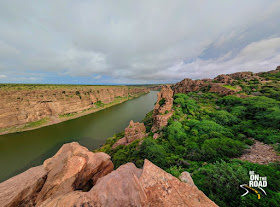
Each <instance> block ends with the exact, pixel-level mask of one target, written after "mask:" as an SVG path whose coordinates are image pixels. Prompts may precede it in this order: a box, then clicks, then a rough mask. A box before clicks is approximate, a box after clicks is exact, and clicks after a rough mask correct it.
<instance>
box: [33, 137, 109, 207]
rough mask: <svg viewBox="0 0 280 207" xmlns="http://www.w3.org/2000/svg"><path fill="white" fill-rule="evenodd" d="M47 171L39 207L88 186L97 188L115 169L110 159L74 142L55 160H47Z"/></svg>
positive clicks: (40, 194) (59, 153) (38, 200)
mask: <svg viewBox="0 0 280 207" xmlns="http://www.w3.org/2000/svg"><path fill="white" fill-rule="evenodd" d="M44 168H45V170H46V171H47V172H48V177H47V180H46V182H45V184H44V187H43V188H42V190H41V191H40V193H39V194H38V197H37V199H36V203H37V204H40V203H41V202H42V201H44V200H46V199H47V198H54V197H56V196H58V195H61V194H65V193H68V192H72V191H74V190H78V189H83V187H86V185H87V184H88V183H90V184H91V185H93V184H95V183H96V181H97V180H98V179H99V178H100V177H102V176H104V175H106V174H108V173H110V172H111V171H112V170H113V168H114V166H113V163H112V162H111V160H110V156H109V155H107V154H105V153H103V152H99V153H92V152H90V151H88V149H87V148H85V147H82V146H80V145H79V144H78V143H76V142H73V143H70V144H65V145H63V146H62V147H61V148H60V150H59V151H58V152H57V153H56V154H55V155H54V156H53V157H52V158H50V159H47V160H46V161H45V162H44Z"/></svg>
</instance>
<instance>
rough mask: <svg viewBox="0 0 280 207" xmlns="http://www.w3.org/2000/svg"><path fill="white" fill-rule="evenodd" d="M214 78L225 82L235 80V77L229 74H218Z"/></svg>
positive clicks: (228, 82)
mask: <svg viewBox="0 0 280 207" xmlns="http://www.w3.org/2000/svg"><path fill="white" fill-rule="evenodd" d="M214 80H216V81H218V82H219V83H224V84H231V83H232V82H233V79H232V78H231V77H230V76H228V75H218V76H217V77H216V78H214Z"/></svg>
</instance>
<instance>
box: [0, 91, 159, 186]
mask: <svg viewBox="0 0 280 207" xmlns="http://www.w3.org/2000/svg"><path fill="white" fill-rule="evenodd" d="M156 99H157V91H150V93H147V94H144V95H141V96H139V97H137V98H136V97H135V98H132V97H131V98H130V99H129V100H127V101H123V102H122V103H120V104H114V105H112V106H110V107H109V106H104V109H103V110H99V111H96V112H94V113H90V114H87V115H86V113H87V112H84V113H83V114H82V115H83V116H81V117H77V118H74V117H69V118H72V119H71V120H67V121H62V122H60V123H57V124H52V125H50V126H45V127H40V128H38V129H34V130H28V131H24V132H19V133H10V134H4V135H1V136H0V163H1V171H0V182H2V181H4V180H6V179H8V178H10V177H12V176H14V175H17V174H19V173H21V172H24V171H25V170H27V169H29V168H30V167H34V166H37V165H41V164H42V163H43V161H44V160H45V159H47V158H49V157H51V156H53V155H54V154H55V153H56V152H57V151H58V150H59V148H60V147H61V146H62V145H63V144H65V143H69V142H78V143H79V144H81V145H82V146H85V147H87V148H88V149H89V150H95V149H98V148H99V147H100V146H102V145H103V144H104V143H105V142H106V140H107V139H108V137H112V136H113V135H114V134H116V133H119V132H121V131H123V129H124V128H125V127H127V125H128V124H129V122H130V120H134V121H141V120H143V118H144V117H145V114H146V113H148V112H149V111H151V110H152V109H153V107H154V103H155V102H156ZM105 107H106V108H105ZM89 112H93V111H89ZM19 155H20V156H19Z"/></svg>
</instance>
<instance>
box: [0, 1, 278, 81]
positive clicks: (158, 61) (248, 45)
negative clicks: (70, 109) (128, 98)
mask: <svg viewBox="0 0 280 207" xmlns="http://www.w3.org/2000/svg"><path fill="white" fill-rule="evenodd" d="M279 11H280V1H279V0H275V1H274V0H246V1H244V0H227V1H224V0H211V1H210V0H207V1H206V0H182V1H179V0H172V1H171V0H170V1H169V0H141V1H133V0H127V1H124V0H123V1H115V0H112V1H110V0H100V1H94V0H79V1H77V0H46V1H43V0H42V1H38V0H33V1H29V0H24V1H23V0H0V83H63V84H64V83H69V84H143V83H174V82H177V81H180V80H182V79H184V78H193V79H200V78H213V77H215V76H216V75H218V74H221V73H232V72H237V71H253V72H259V71H267V70H272V69H275V68H276V66H277V65H280V23H279V22H280V12H279Z"/></svg>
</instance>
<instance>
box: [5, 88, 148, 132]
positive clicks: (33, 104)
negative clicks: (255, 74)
mask: <svg viewBox="0 0 280 207" xmlns="http://www.w3.org/2000/svg"><path fill="white" fill-rule="evenodd" d="M147 92H149V90H148V89H147V88H145V87H127V86H75V87H74V86H72V88H71V86H65V87H62V86H60V87H57V88H48V86H44V88H39V89H36V88H35V89H22V90H17V88H16V87H14V88H12V89H9V90H3V89H0V97H1V102H0V129H1V128H5V127H12V126H18V125H23V124H26V123H28V122H34V121H38V120H40V119H43V118H48V117H51V118H58V117H59V115H64V114H71V113H79V112H82V111H84V110H88V109H92V108H93V109H94V108H97V107H98V106H97V105H96V104H95V103H97V102H102V103H104V104H108V103H111V102H112V101H114V100H115V98H117V97H123V98H128V97H129V96H134V95H137V94H141V93H147Z"/></svg>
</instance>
